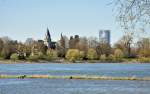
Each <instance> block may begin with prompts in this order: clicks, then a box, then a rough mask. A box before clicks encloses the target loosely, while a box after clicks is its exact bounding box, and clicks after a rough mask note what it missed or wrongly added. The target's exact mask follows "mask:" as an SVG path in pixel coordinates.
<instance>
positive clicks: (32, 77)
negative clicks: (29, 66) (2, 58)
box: [0, 75, 150, 81]
mask: <svg viewBox="0 0 150 94" xmlns="http://www.w3.org/2000/svg"><path fill="white" fill-rule="evenodd" d="M8 78H16V79H25V78H31V79H36V78H42V79H83V80H139V81H150V77H144V78H138V77H106V76H87V75H84V76H81V75H78V76H77V75H75V76H52V75H0V79H8Z"/></svg>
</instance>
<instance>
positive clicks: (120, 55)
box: [114, 49, 124, 60]
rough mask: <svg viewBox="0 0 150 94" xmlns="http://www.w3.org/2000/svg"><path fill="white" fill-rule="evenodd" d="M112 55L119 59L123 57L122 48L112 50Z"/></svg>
mask: <svg viewBox="0 0 150 94" xmlns="http://www.w3.org/2000/svg"><path fill="white" fill-rule="evenodd" d="M114 56H115V58H116V59H117V60H120V59H122V58H123V57H124V54H123V52H122V50H120V49H116V50H115V52H114Z"/></svg>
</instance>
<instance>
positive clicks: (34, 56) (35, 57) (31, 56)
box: [27, 55, 39, 61]
mask: <svg viewBox="0 0 150 94" xmlns="http://www.w3.org/2000/svg"><path fill="white" fill-rule="evenodd" d="M27 59H28V60H29V61H38V59H39V56H38V55H30V56H29V57H28V58H27Z"/></svg>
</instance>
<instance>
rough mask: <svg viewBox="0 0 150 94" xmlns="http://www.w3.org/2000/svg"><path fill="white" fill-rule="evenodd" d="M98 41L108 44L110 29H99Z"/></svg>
mask: <svg viewBox="0 0 150 94" xmlns="http://www.w3.org/2000/svg"><path fill="white" fill-rule="evenodd" d="M99 41H100V42H101V43H107V44H110V30H100V31H99Z"/></svg>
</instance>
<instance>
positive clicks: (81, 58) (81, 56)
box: [80, 51, 85, 60]
mask: <svg viewBox="0 0 150 94" xmlns="http://www.w3.org/2000/svg"><path fill="white" fill-rule="evenodd" d="M84 57H85V53H84V51H80V60H83V58H84Z"/></svg>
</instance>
